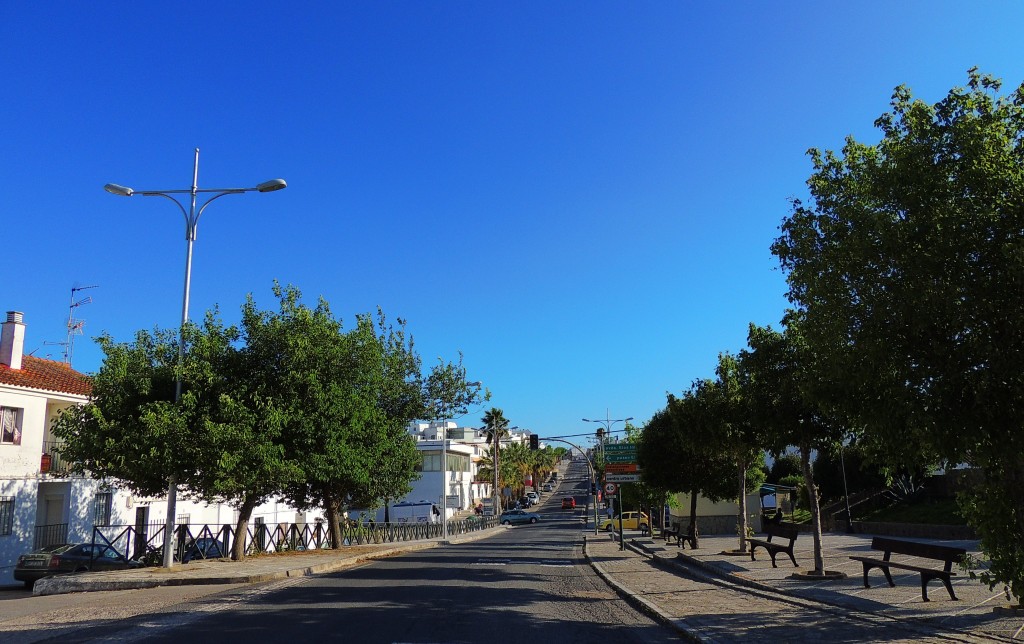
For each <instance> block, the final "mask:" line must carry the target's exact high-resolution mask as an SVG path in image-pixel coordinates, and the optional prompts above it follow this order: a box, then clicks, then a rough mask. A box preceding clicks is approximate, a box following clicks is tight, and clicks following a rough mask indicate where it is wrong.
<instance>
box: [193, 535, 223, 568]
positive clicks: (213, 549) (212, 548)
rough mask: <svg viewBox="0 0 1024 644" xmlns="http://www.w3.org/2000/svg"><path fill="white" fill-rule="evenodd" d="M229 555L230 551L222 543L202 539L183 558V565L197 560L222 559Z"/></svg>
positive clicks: (197, 540)
mask: <svg viewBox="0 0 1024 644" xmlns="http://www.w3.org/2000/svg"><path fill="white" fill-rule="evenodd" d="M228 555H229V553H228V549H227V547H226V546H225V544H224V543H223V542H222V541H218V540H216V539H210V538H206V537H202V538H199V539H196V541H195V543H193V544H192V547H190V548H189V549H188V550H186V551H185V556H184V557H183V558H182V560H181V562H182V563H188V562H190V561H194V560H196V559H220V558H221V557H227V556H228Z"/></svg>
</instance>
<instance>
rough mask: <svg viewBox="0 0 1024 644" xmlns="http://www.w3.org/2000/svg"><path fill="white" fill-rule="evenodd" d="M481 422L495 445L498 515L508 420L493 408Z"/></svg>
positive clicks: (495, 492)
mask: <svg viewBox="0 0 1024 644" xmlns="http://www.w3.org/2000/svg"><path fill="white" fill-rule="evenodd" d="M480 420H481V422H482V423H483V424H484V432H485V433H486V435H487V441H488V442H489V443H492V444H493V445H494V449H493V452H494V458H493V463H492V465H493V466H494V468H493V469H494V490H493V492H492V496H493V497H494V513H495V514H498V509H499V508H500V507H501V488H500V487H499V486H500V485H501V480H500V479H499V476H498V473H499V472H500V471H501V458H500V456H501V439H502V438H504V437H505V436H508V419H507V418H505V412H503V411H502V410H501V409H500V408H499V407H491V408H490V410H488V411H487V412H485V413H484V417H483V418H481V419H480Z"/></svg>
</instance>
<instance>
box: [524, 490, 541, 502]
mask: <svg viewBox="0 0 1024 644" xmlns="http://www.w3.org/2000/svg"><path fill="white" fill-rule="evenodd" d="M526 497H527V498H528V499H530V500H531V501H533V505H537V504H538V503H540V495H539V494H537V493H536V492H534V491H532V490H531V491H529V492H527V493H526Z"/></svg>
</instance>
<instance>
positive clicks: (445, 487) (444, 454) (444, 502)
mask: <svg viewBox="0 0 1024 644" xmlns="http://www.w3.org/2000/svg"><path fill="white" fill-rule="evenodd" d="M466 386H467V387H476V388H477V389H479V388H480V387H482V386H483V383H482V382H480V381H479V380H477V381H475V382H467V383H466ZM450 487H451V486H450V484H449V482H448V418H447V416H446V415H445V407H444V403H441V539H442V540H446V539H448V491H449V489H450Z"/></svg>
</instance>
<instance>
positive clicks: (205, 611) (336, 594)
mask: <svg viewBox="0 0 1024 644" xmlns="http://www.w3.org/2000/svg"><path fill="white" fill-rule="evenodd" d="M571 478H572V477H570V480H567V481H563V482H560V485H559V487H558V488H556V490H555V491H554V492H552V493H550V494H547V495H545V496H544V502H543V503H542V504H541V506H539V507H538V508H533V510H536V511H539V512H540V513H541V515H542V517H543V519H542V521H541V522H540V523H538V524H536V525H527V526H520V527H516V528H513V529H511V530H506V531H501V532H500V533H499V534H497V535H495V536H494V537H491V538H487V539H483V540H479V541H474V542H470V543H464V544H459V545H448V546H442V547H438V548H433V549H429V550H423V551H418V552H414V553H408V554H404V555H401V556H396V557H393V558H390V559H386V560H380V561H374V562H371V563H367V564H365V565H362V566H359V567H355V568H350V569H347V570H345V571H343V572H339V573H336V574H331V575H323V576H317V577H304V578H295V579H289V580H285V581H281V582H273V583H269V584H262V585H256V586H247V587H233V588H223V589H207V592H205V593H204V592H202V591H201V590H200V589H195V591H194V592H195V593H196V594H195V596H193V597H189V598H186V599H184V601H180V602H175V603H170V604H167V605H160V604H159V602H154V603H153V605H152V606H151V607H150V609H148V610H131V609H132V608H133V605H134V604H135V603H137V602H141V601H142V600H143V598H145V597H149V596H151V595H147V593H148V591H130V592H128V593H123V594H122V593H118V595H119V596H120V597H119V601H121V602H124V603H125V610H124V611H123V613H124V614H123V615H122V616H121V617H118V616H117V611H109V610H107V611H103V610H97V611H95V612H94V613H92V614H91V615H90V613H89V606H88V602H84V601H82V600H81V599H80V598H79V599H76V600H74V601H76V602H77V603H79V604H80V605H79V606H78V610H77V611H76V612H71V611H66V612H64V613H59V612H58V613H53V614H52V615H53V616H51V619H56V620H58V621H62V618H61V617H60V615H62V614H63V615H64V616H65V617H67V616H70V615H85V616H88V617H83V618H82V619H80V620H78V621H77V622H76V623H75V624H73V625H68V626H69V627H64V625H63V624H61V625H60V626H58V625H57V624H54V626H56V627H57V628H55V629H54V630H53V631H51V632H50V637H47V636H46V635H45V634H44V633H45V631H44V632H39V631H35V632H34V635H35V637H33V638H32V639H26V640H19V639H18V637H17V636H18V634H19V633H21V634H24V633H25V632H27V631H21V632H19V631H14V630H9V631H8V632H7V633H6V635H7V637H4V634H2V633H0V643H2V642H6V641H10V642H16V641H33V642H35V641H52V642H60V644H74V643H77V642H142V641H145V642H175V643H176V644H181V643H182V642H185V643H187V644H197V643H201V642H217V643H219V644H224V643H228V642H243V641H244V642H247V643H251V642H265V641H289V640H291V641H294V640H295V639H297V638H301V639H302V640H303V641H306V640H308V641H358V642H387V643H393V642H421V643H427V642H495V643H500V642H528V641H537V642H547V641H557V642H559V643H560V644H561V643H564V644H572V643H574V642H588V643H589V642H596V641H614V642H616V643H618V642H625V643H630V642H667V641H678V639H677V636H676V635H675V634H674V633H673V632H671V631H670V630H668V629H666V628H665V627H663V626H661V625H659V624H658V623H656V622H655V621H653V620H652V619H650V618H649V617H647V616H646V615H644V614H643V613H640V612H638V611H637V610H635V609H634V608H633V607H631V606H630V605H629V604H628V603H627V602H625V601H623V600H622V599H620V598H619V597H618V596H617V595H616V594H615V593H614V592H613V591H612V590H611V589H610V588H609V587H608V585H607V584H606V583H605V582H604V581H602V580H601V579H600V578H599V577H598V576H597V575H596V574H595V573H594V572H593V570H592V569H591V568H590V566H589V565H588V564H587V563H586V561H585V560H584V559H583V554H582V545H583V526H582V523H581V521H580V517H581V514H582V512H583V511H584V510H583V508H578V509H577V510H575V511H569V510H565V511H563V510H561V508H560V504H561V498H562V497H563V496H568V495H571V494H572V492H573V491H574V488H576V487H578V486H579V487H581V488H583V487H585V486H586V485H589V484H585V483H583V482H582V481H578V480H571ZM580 494H581V495H582V494H585V490H584V489H581V490H580ZM582 498H583V497H582V496H581V497H580V500H582ZM210 591H215V592H210ZM89 595H95V593H89ZM104 595H113V594H107V593H104ZM96 600H97V598H95V597H94V601H96ZM103 601H104V603H106V604H107V605H109V604H110V597H106V598H105V599H104V600H103ZM54 616H56V617H54ZM39 636H42V637H39Z"/></svg>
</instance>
